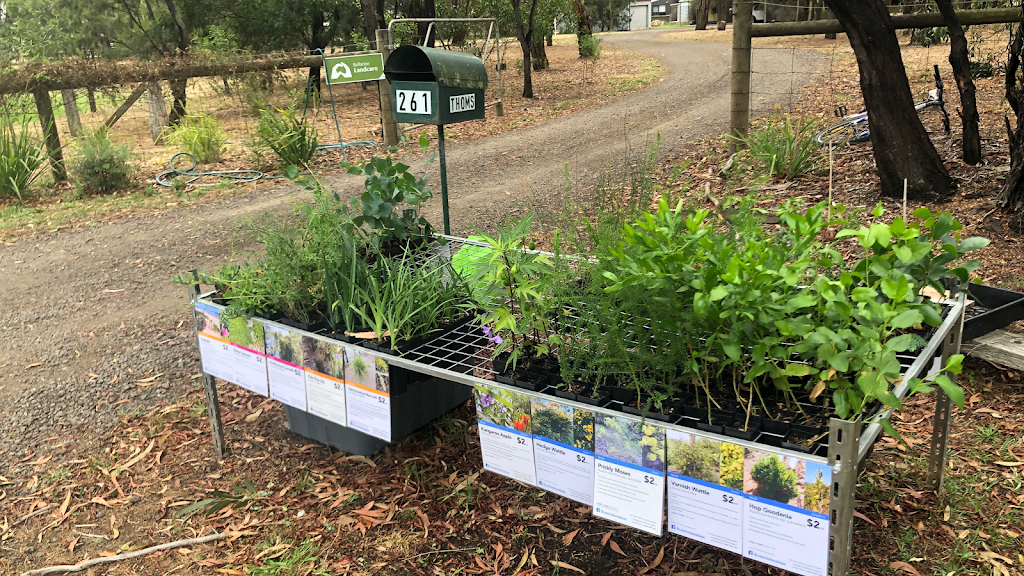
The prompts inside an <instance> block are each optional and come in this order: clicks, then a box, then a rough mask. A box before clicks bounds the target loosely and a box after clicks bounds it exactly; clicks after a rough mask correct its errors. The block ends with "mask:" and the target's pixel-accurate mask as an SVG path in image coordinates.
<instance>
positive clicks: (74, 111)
mask: <svg viewBox="0 0 1024 576" xmlns="http://www.w3.org/2000/svg"><path fill="white" fill-rule="evenodd" d="M60 96H61V100H63V101H64V117H65V118H67V120H68V132H70V133H71V137H72V138H78V137H79V136H81V135H82V117H81V116H80V115H79V114H78V101H77V100H76V99H75V91H74V90H71V89H69V88H65V89H63V90H61V91H60Z"/></svg>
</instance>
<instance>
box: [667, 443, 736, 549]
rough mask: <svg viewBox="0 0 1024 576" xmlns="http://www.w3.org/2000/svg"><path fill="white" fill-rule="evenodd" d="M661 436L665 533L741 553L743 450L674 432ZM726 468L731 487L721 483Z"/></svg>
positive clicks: (732, 445)
mask: <svg viewBox="0 0 1024 576" xmlns="http://www.w3.org/2000/svg"><path fill="white" fill-rule="evenodd" d="M666 438H667V443H666V444H667V450H668V453H667V458H666V461H665V463H666V465H667V466H668V531H669V532H672V533H673V534H679V535H681V536H686V537H687V538H692V539H693V540H697V541H700V542H704V543H705V544H710V545H712V546H715V547H717V548H722V549H724V550H729V551H730V552H735V553H737V554H740V553H742V550H743V506H744V502H745V498H744V495H743V490H742V489H741V488H742V478H743V474H742V471H743V448H741V447H739V446H736V445H734V444H730V443H728V442H720V441H717V440H712V439H710V438H705V437H703V436H701V435H699V434H693V433H688V432H680V431H677V430H668V431H667V436H666ZM723 455H724V461H723ZM723 470H724V473H723ZM730 470H733V471H734V473H733V476H732V478H731V483H732V487H729V486H726V485H725V484H724V482H725V480H723V474H724V476H725V477H726V478H729V471H730Z"/></svg>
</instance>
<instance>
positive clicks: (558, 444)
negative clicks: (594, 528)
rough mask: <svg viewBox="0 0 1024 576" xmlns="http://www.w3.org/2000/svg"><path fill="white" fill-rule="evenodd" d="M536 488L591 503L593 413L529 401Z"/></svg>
mask: <svg viewBox="0 0 1024 576" xmlns="http://www.w3.org/2000/svg"><path fill="white" fill-rule="evenodd" d="M530 409H531V413H532V420H531V425H532V431H533V457H534V460H535V463H536V470H537V486H538V487H540V488H543V489H545V490H549V491H551V492H554V493H555V494H560V495H562V496H565V497H567V498H572V499H573V500H576V501H577V502H582V503H584V504H587V505H588V506H592V505H593V504H594V412H593V411H591V410H584V409H582V408H575V407H573V406H569V405H567V404H563V403H561V402H558V401H556V400H546V399H543V398H531V399H530Z"/></svg>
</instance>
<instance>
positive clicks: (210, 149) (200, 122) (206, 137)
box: [170, 114, 228, 164]
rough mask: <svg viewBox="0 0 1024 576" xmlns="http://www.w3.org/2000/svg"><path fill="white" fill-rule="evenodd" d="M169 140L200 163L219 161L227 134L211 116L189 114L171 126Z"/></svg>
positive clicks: (226, 140)
mask: <svg viewBox="0 0 1024 576" xmlns="http://www.w3.org/2000/svg"><path fill="white" fill-rule="evenodd" d="M170 140H171V141H172V142H174V143H176V144H178V145H179V146H182V147H184V148H185V150H187V151H188V152H189V153H190V154H192V155H193V156H195V157H196V162H198V163H200V164H210V163H212V162H220V159H221V156H222V155H223V154H224V148H225V145H226V144H227V142H228V135H227V134H226V133H225V132H224V130H223V129H222V128H221V127H220V125H218V124H217V120H216V119H215V118H214V117H213V116H208V115H206V114H196V115H192V114H189V115H188V116H185V117H183V118H182V119H181V122H179V123H178V125H177V126H175V127H174V128H173V131H172V132H171V135H170Z"/></svg>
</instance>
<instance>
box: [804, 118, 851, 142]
mask: <svg viewBox="0 0 1024 576" xmlns="http://www.w3.org/2000/svg"><path fill="white" fill-rule="evenodd" d="M857 124H858V122H857V120H843V121H842V122H839V123H838V124H833V125H831V126H829V127H828V128H825V129H824V130H822V131H821V132H818V134H817V135H815V136H814V141H815V142H817V143H818V144H821V145H822V146H824V145H826V144H829V143H831V144H832V145H834V146H841V145H843V144H847V143H849V142H850V141H852V140H854V139H855V138H857V137H858V136H859V134H858V132H859V131H858V129H857Z"/></svg>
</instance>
